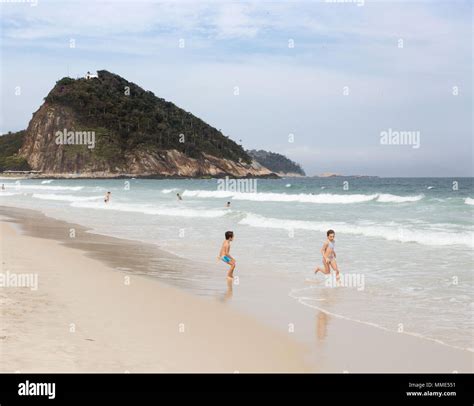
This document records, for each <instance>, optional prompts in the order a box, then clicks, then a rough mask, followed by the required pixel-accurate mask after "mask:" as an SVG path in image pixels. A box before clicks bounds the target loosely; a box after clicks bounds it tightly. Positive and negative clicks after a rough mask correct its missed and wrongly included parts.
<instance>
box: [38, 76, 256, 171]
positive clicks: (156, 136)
mask: <svg viewBox="0 0 474 406" xmlns="http://www.w3.org/2000/svg"><path fill="white" fill-rule="evenodd" d="M98 76H99V77H98V78H93V79H71V78H67V77H66V78H63V79H61V80H59V81H58V82H57V83H56V86H55V87H54V88H53V89H52V90H51V92H50V93H49V94H48V96H47V97H46V98H45V100H46V101H47V102H48V103H53V104H54V103H58V104H60V105H63V106H66V107H69V108H71V109H72V110H73V111H74V112H75V113H76V114H77V116H78V119H79V121H80V123H79V124H81V125H83V126H86V127H88V128H91V129H100V132H101V137H100V140H98V144H100V143H102V144H104V145H109V146H112V147H113V150H114V151H117V152H119V151H120V152H121V153H123V152H126V151H130V150H135V149H139V150H147V151H154V150H168V149H176V150H178V151H181V152H183V153H185V154H186V155H188V156H190V157H193V158H199V157H201V156H202V154H203V153H207V154H209V155H213V156H216V157H219V158H227V159H230V160H233V161H239V160H241V161H243V162H246V163H250V162H251V159H250V157H249V156H248V154H247V153H246V152H245V150H244V149H243V148H242V147H241V146H240V145H238V144H236V143H235V142H234V141H232V140H230V139H229V138H228V137H226V136H224V135H223V134H222V133H221V132H220V131H218V130H217V129H215V128H213V127H211V126H209V125H208V124H206V123H205V122H204V121H202V120H201V119H199V118H197V117H195V116H194V115H192V114H191V113H188V112H186V111H184V110H183V109H181V108H179V107H177V106H175V105H174V104H173V103H171V102H167V101H166V100H164V99H161V98H158V97H156V96H155V95H154V94H153V93H152V92H150V91H145V90H143V89H142V88H141V87H139V86H137V85H136V84H134V83H131V82H128V81H127V80H125V79H124V78H122V77H120V76H118V75H115V74H113V73H110V72H107V71H105V70H102V71H99V72H98ZM183 136H184V142H180V141H182V140H183ZM105 150H107V148H105V149H104V151H105Z"/></svg>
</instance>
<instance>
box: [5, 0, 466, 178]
mask: <svg viewBox="0 0 474 406" xmlns="http://www.w3.org/2000/svg"><path fill="white" fill-rule="evenodd" d="M0 21H1V28H0V29H1V32H0V52H1V55H0V56H1V64H0V68H1V72H0V79H1V99H0V100H1V105H0V109H1V110H0V111H1V117H0V133H6V132H8V131H17V130H21V129H25V128H26V127H27V125H28V122H29V120H30V119H31V117H32V114H33V113H34V112H35V111H36V110H37V109H38V108H39V107H40V105H41V104H42V102H43V98H44V97H45V96H46V95H47V94H48V92H49V91H50V90H51V88H52V87H53V86H54V84H55V82H56V81H57V80H59V79H60V78H62V77H64V76H71V77H73V78H76V77H82V76H83V75H84V74H85V73H86V72H87V71H91V72H95V71H96V70H101V69H105V70H108V71H110V72H113V73H116V74H118V75H120V76H123V77H124V78H126V79H127V80H130V81H132V82H134V83H136V84H138V85H139V86H141V87H143V88H144V89H146V90H151V91H152V92H154V93H155V95H157V96H159V97H162V98H165V99H166V100H169V101H171V102H173V103H175V104H176V105H178V106H179V107H181V108H183V109H184V110H186V111H189V112H192V113H193V114H194V115H196V116H198V117H200V118H201V119H203V120H204V121H206V122H207V123H209V124H210V125H212V126H214V127H216V128H218V129H220V130H222V132H223V133H224V134H225V135H228V136H229V137H230V138H231V139H233V140H234V141H236V142H238V143H239V144H242V145H243V146H244V147H245V148H246V149H254V148H255V149H265V150H270V151H273V152H279V153H282V154H284V155H286V156H288V157H289V158H291V159H292V160H295V161H296V162H298V163H300V164H301V165H302V166H303V168H304V169H305V171H306V173H307V174H308V175H316V174H321V173H324V172H334V173H339V174H345V175H376V176H388V177H396V176H420V177H423V176H445V177H453V176H458V177H460V176H473V135H472V130H473V122H472V111H473V105H472V92H473V83H472V73H473V72H472V64H473V59H472V55H473V49H472V37H473V23H472V21H473V3H472V1H470V0H467V1H463V0H445V1H435V0H433V1H403V0H401V1H391V2H389V1H367V0H365V1H364V0H353V1H350V0H345V1H344V2H342V1H341V0H339V1H337V0H332V1H289V0H285V1H227V0H221V1H190V0H189V1H184V0H183V1H179V0H178V1H165V2H163V1H162V2H155V1H125V0H119V1H117V0H116V1H85V0H82V1H74V0H73V1H67V2H64V1H54V0H30V1H28V0H22V1H21V2H16V1H15V0H0ZM401 133H402V135H403V136H400V137H399V135H400V134H401ZM384 140H385V141H384ZM387 140H388V141H387Z"/></svg>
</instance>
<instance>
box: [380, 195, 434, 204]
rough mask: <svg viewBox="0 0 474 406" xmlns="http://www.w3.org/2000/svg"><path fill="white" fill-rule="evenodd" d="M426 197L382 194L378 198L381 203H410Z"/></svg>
mask: <svg viewBox="0 0 474 406" xmlns="http://www.w3.org/2000/svg"><path fill="white" fill-rule="evenodd" d="M424 197H425V196H424V195H417V196H397V195H391V194H386V193H382V194H380V195H379V197H377V201H378V202H381V203H408V202H417V201H419V200H421V199H423V198H424Z"/></svg>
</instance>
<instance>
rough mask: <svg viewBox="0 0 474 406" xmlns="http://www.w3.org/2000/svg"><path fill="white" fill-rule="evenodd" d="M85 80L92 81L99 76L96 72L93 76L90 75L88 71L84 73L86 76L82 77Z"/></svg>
mask: <svg viewBox="0 0 474 406" xmlns="http://www.w3.org/2000/svg"><path fill="white" fill-rule="evenodd" d="M84 77H85V78H86V79H93V78H98V77H99V75H98V74H97V72H96V73H95V74H93V73H90V72H89V71H88V72H87V73H86V76H84Z"/></svg>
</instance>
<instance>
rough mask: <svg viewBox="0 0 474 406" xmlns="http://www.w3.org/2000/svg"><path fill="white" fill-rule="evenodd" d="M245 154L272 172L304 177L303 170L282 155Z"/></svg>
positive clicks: (256, 152) (254, 152)
mask: <svg viewBox="0 0 474 406" xmlns="http://www.w3.org/2000/svg"><path fill="white" fill-rule="evenodd" d="M247 153H248V154H249V155H250V156H251V157H252V158H253V159H255V160H256V161H257V162H258V163H259V164H261V165H263V166H265V167H266V168H268V169H270V170H271V171H273V172H277V173H278V172H282V173H297V174H299V175H302V176H305V172H304V170H303V169H302V168H301V166H300V165H299V164H297V163H296V162H293V161H292V160H291V159H288V158H287V157H286V156H284V155H282V154H278V153H276V152H268V151H263V150H258V151H257V150H255V149H253V150H251V151H247Z"/></svg>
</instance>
